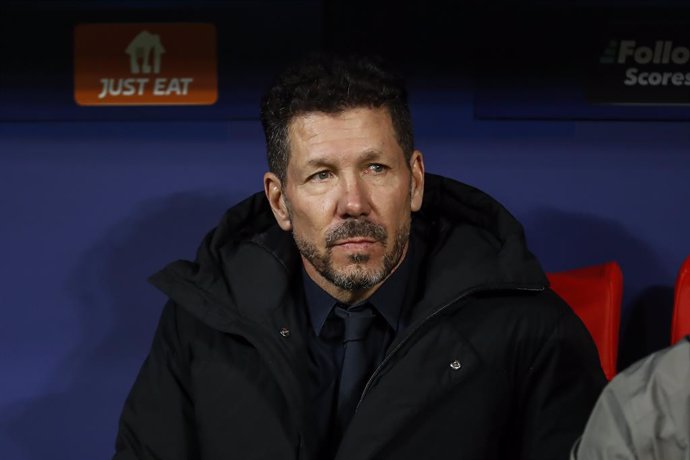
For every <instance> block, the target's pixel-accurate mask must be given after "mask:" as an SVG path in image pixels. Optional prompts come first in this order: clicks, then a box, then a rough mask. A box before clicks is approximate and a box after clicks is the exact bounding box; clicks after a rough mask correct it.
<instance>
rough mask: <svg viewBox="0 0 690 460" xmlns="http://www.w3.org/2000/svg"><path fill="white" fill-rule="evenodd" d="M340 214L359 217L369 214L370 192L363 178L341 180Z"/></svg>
mask: <svg viewBox="0 0 690 460" xmlns="http://www.w3.org/2000/svg"><path fill="white" fill-rule="evenodd" d="M341 187H342V188H341V191H340V199H339V201H338V214H340V216H341V217H359V216H365V215H367V214H369V211H371V207H370V205H369V193H368V189H367V187H366V184H365V183H364V181H363V180H362V179H361V178H358V177H353V178H347V179H345V180H343V181H342V182H341Z"/></svg>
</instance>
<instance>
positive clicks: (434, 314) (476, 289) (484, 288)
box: [355, 286, 546, 413]
mask: <svg viewBox="0 0 690 460" xmlns="http://www.w3.org/2000/svg"><path fill="white" fill-rule="evenodd" d="M545 289H546V286H541V287H535V288H529V287H510V288H509V287H490V286H477V287H474V288H471V289H468V290H466V291H464V292H462V293H460V294H459V295H458V296H457V297H455V298H454V299H452V300H451V301H449V302H447V303H445V304H444V305H442V306H441V307H439V308H438V309H436V310H434V311H433V312H432V313H431V314H430V315H428V316H427V317H425V318H424V319H423V320H421V321H419V322H418V323H417V325H416V326H415V327H414V328H413V329H412V330H411V331H410V332H409V333H408V334H407V335H406V336H405V337H404V338H403V339H402V340H401V341H400V343H398V344H397V345H396V346H395V348H393V350H391V352H390V353H389V354H388V355H387V356H386V357H385V358H383V361H381V363H380V364H379V365H378V366H377V367H376V369H374V372H372V374H371V376H369V380H367V384H366V385H365V386H364V390H362V395H361V396H360V397H359V401H358V402H357V406H355V413H356V412H357V409H359V405H360V404H361V403H362V400H364V396H366V394H367V392H368V391H369V388H370V387H371V384H372V382H373V381H374V379H375V378H376V376H377V375H378V374H379V373H380V372H381V370H382V369H383V368H384V367H385V366H386V365H387V364H388V363H389V362H390V361H391V359H393V355H395V354H396V353H397V352H398V351H399V350H400V349H401V348H402V347H403V346H404V345H405V344H406V343H407V342H408V341H409V340H410V338H411V337H412V336H414V335H415V334H416V333H417V331H419V330H420V329H421V328H422V326H424V325H426V324H427V323H428V322H429V321H431V320H432V319H434V318H436V317H437V316H438V315H440V314H441V313H442V312H443V311H445V310H446V309H447V308H448V307H450V306H451V305H453V304H455V303H458V302H460V301H461V300H463V299H464V298H465V297H469V296H471V295H473V294H476V293H477V292H483V291H508V290H517V291H531V292H541V291H543V290H545Z"/></svg>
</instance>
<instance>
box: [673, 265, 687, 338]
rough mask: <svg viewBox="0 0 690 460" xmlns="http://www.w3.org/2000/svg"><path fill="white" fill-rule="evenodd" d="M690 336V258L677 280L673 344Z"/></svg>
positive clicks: (679, 272)
mask: <svg viewBox="0 0 690 460" xmlns="http://www.w3.org/2000/svg"><path fill="white" fill-rule="evenodd" d="M689 334H690V257H688V258H687V259H685V262H683V265H682V266H681V267H680V270H679V271H678V277H677V278H676V290H675V298H674V302H673V320H672V321H671V343H672V344H674V343H676V342H677V341H679V340H680V339H682V338H683V337H685V336H686V335H689Z"/></svg>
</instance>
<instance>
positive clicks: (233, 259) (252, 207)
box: [150, 174, 548, 324]
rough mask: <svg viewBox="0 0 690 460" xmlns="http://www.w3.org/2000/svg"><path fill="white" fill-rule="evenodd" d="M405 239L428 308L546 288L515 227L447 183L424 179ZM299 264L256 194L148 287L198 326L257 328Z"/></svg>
mask: <svg viewBox="0 0 690 460" xmlns="http://www.w3.org/2000/svg"><path fill="white" fill-rule="evenodd" d="M411 238H414V239H415V244H419V245H420V246H422V247H423V252H424V254H425V258H424V262H423V266H422V267H421V268H420V270H419V273H420V275H421V276H420V278H423V279H420V282H422V283H424V292H425V294H424V297H423V298H422V300H421V303H423V304H425V305H426V306H427V307H428V308H434V306H435V305H442V304H445V303H448V302H451V301H452V300H453V299H456V298H458V297H459V296H461V295H462V293H466V292H470V291H473V290H475V289H534V290H538V289H543V288H544V287H545V286H546V285H548V282H547V280H546V277H545V275H544V273H543V271H542V269H541V267H540V266H539V263H538V262H537V260H536V258H535V257H534V256H533V255H532V254H531V253H530V252H529V250H528V249H527V247H526V244H525V237H524V232H523V229H522V226H521V225H520V223H519V222H518V221H517V220H516V219H515V218H514V217H513V216H512V215H511V214H510V213H509V212H508V211H507V210H506V209H505V208H504V207H503V206H502V205H501V204H500V203H498V202H497V201H496V200H494V199H493V198H491V197H490V196H489V195H487V194H486V193H484V192H482V191H480V190H478V189H476V188H474V187H471V186H469V185H466V184H463V183H460V182H457V181H455V180H452V179H448V178H444V177H441V176H437V175H433V174H426V176H425V189H424V201H423V204H422V208H421V210H420V211H419V212H417V213H414V214H413V223H412V231H411ZM300 263H301V259H300V257H299V254H298V252H297V249H296V247H295V245H294V242H293V239H292V236H291V235H290V234H289V233H288V232H284V231H283V230H282V229H280V227H278V225H277V223H276V222H275V219H274V217H273V213H272V211H271V208H270V205H269V203H268V200H267V199H266V197H265V195H264V193H263V192H259V193H256V194H254V195H252V196H250V197H249V198H247V199H245V200H244V201H242V202H240V203H238V204H237V205H235V206H234V207H232V208H231V209H229V210H228V211H227V212H226V214H225V215H224V216H223V218H222V220H221V222H220V223H219V225H218V226H217V227H216V228H214V229H213V230H212V231H211V232H209V233H208V234H207V235H206V237H205V238H204V240H203V242H202V243H201V245H200V247H199V249H198V252H197V257H196V260H195V261H194V262H191V261H183V260H179V261H176V262H173V263H171V264H169V265H168V266H167V267H165V268H164V269H163V270H161V271H160V272H158V273H156V274H155V275H153V276H152V277H151V279H150V280H151V282H152V283H153V284H154V285H155V286H156V287H158V288H159V289H161V290H162V291H163V292H164V293H165V294H167V295H168V296H169V297H170V299H171V300H173V301H174V302H176V303H177V304H179V305H181V306H183V307H184V308H185V309H187V310H190V311H192V312H193V313H194V314H195V315H196V316H198V317H200V318H201V319H202V320H204V321H205V322H207V323H214V324H215V323H216V322H217V321H219V320H220V321H224V322H225V321H228V318H229V317H228V315H230V317H236V318H237V317H241V318H245V319H253V320H261V317H265V316H266V315H271V314H272V312H273V311H274V310H276V309H279V308H281V306H282V305H284V303H285V301H286V300H287V299H289V298H290V296H291V292H290V286H291V278H293V277H299V276H301V270H299V268H300V266H299V264H300ZM426 309H427V308H421V309H420V310H426Z"/></svg>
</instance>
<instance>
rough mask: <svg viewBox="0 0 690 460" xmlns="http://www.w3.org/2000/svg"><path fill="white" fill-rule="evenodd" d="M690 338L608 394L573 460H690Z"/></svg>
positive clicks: (638, 367)
mask: <svg viewBox="0 0 690 460" xmlns="http://www.w3.org/2000/svg"><path fill="white" fill-rule="evenodd" d="M689 339H690V336H688V337H686V338H685V339H684V340H681V341H680V342H678V343H677V344H676V345H674V346H672V347H669V348H665V349H663V350H660V351H658V352H656V353H652V354H651V355H650V356H648V357H646V358H644V359H642V360H640V361H638V362H636V363H635V364H633V365H632V366H630V367H628V368H627V369H625V370H624V371H623V372H621V373H620V374H618V375H617V376H616V377H615V378H614V379H613V380H612V381H611V382H610V383H609V384H608V385H607V386H606V388H605V389H604V391H603V392H602V394H601V396H600V397H599V400H598V401H597V403H596V406H595V407H594V410H593V411H592V415H591V416H590V418H589V421H588V422H587V426H586V428H585V431H584V434H583V435H582V437H581V438H580V440H579V441H578V442H577V443H576V444H575V446H574V447H573V451H572V453H571V457H570V458H571V460H575V459H580V460H598V459H607V460H619V459H620V460H622V459H645V460H690V341H689Z"/></svg>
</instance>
